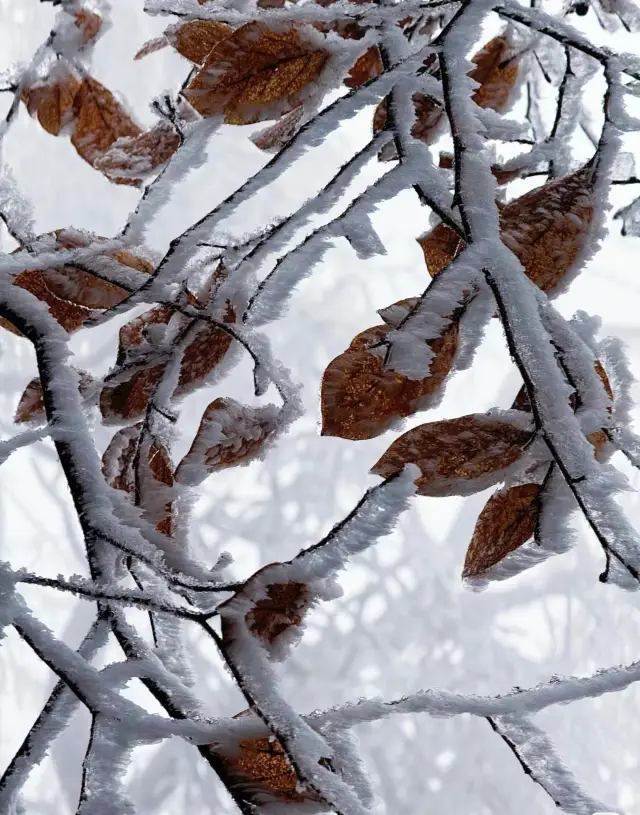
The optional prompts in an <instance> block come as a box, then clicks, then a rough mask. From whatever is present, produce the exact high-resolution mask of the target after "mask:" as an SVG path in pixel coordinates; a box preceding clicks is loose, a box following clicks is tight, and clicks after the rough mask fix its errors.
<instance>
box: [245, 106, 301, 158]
mask: <svg viewBox="0 0 640 815" xmlns="http://www.w3.org/2000/svg"><path fill="white" fill-rule="evenodd" d="M303 113H304V108H303V106H302V105H299V106H298V107H297V108H294V109H293V110H292V111H290V112H289V113H287V114H286V115H285V116H283V117H282V118H281V119H278V121H277V122H276V123H275V124H273V125H269V127H265V128H264V130H261V131H260V132H259V133H255V134H254V135H253V136H251V141H252V142H253V143H254V144H255V146H256V147H258V148H259V149H260V150H265V151H266V152H269V153H277V152H278V150H281V149H282V148H283V147H284V146H285V144H286V143H287V142H288V141H289V139H291V138H292V137H293V135H294V134H295V132H296V131H297V129H298V125H299V124H300V121H301V120H302V114H303Z"/></svg>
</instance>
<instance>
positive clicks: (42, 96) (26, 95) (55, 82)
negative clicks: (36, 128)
mask: <svg viewBox="0 0 640 815" xmlns="http://www.w3.org/2000/svg"><path fill="white" fill-rule="evenodd" d="M81 85H82V82H81V80H80V79H78V77H77V76H76V74H75V73H74V72H73V71H72V70H71V69H70V68H69V67H68V66H67V65H66V64H65V63H64V62H61V63H60V64H59V65H57V66H56V67H55V68H54V69H53V70H52V71H51V73H50V75H49V76H48V77H47V79H46V80H45V81H43V82H38V83H37V84H34V85H31V86H30V87H26V88H24V90H23V91H22V93H21V96H20V98H21V100H22V101H23V102H24V104H25V105H26V106H27V110H28V111H29V114H30V115H31V116H35V117H37V119H38V122H39V123H40V125H41V127H42V128H43V129H44V130H46V131H47V133H50V134H51V135H52V136H59V135H60V133H61V132H62V130H63V129H64V128H66V127H67V126H69V125H70V124H71V123H72V122H73V120H74V118H75V115H76V110H75V107H74V103H75V99H76V96H77V94H78V92H79V90H80V87H81Z"/></svg>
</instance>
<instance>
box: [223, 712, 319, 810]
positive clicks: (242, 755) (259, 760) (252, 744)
mask: <svg viewBox="0 0 640 815" xmlns="http://www.w3.org/2000/svg"><path fill="white" fill-rule="evenodd" d="M253 715H254V714H252V713H251V711H248V710H244V711H242V712H241V713H237V714H236V715H235V716H234V717H233V718H234V719H239V718H242V717H245V716H253ZM209 749H210V751H211V752H212V753H213V754H214V755H215V756H216V757H217V758H218V759H219V760H220V761H221V762H222V764H223V766H224V769H225V771H226V776H227V778H228V783H229V784H230V787H231V789H238V790H239V791H241V793H242V796H243V798H246V799H247V800H249V801H252V802H255V804H256V805H258V804H260V803H264V797H265V796H267V797H268V798H276V799H278V800H281V801H288V802H291V803H293V802H295V803H302V802H303V801H317V800H318V798H317V796H316V795H315V793H313V792H311V791H307V790H306V789H302V787H301V786H300V783H299V781H298V777H297V775H296V773H295V771H294V770H293V768H292V767H291V765H290V764H289V761H288V759H287V756H286V754H285V751H284V749H283V747H282V745H281V744H280V742H279V741H278V739H277V738H276V737H275V736H263V737H260V738H255V739H242V740H241V741H240V742H238V744H237V745H234V746H233V747H232V748H229V747H228V746H227V747H226V748H225V749H224V750H222V749H220V747H217V746H216V747H214V746H211V747H210V748H209ZM325 761H326V760H325ZM325 761H323V762H322V763H323V764H325ZM327 763H328V762H327ZM325 766H326V764H325Z"/></svg>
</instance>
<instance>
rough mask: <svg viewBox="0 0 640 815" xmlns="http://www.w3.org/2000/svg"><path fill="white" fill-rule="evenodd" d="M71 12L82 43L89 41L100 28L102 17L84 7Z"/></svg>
mask: <svg viewBox="0 0 640 815" xmlns="http://www.w3.org/2000/svg"><path fill="white" fill-rule="evenodd" d="M72 13H73V17H74V21H75V24H76V27H77V28H78V29H79V31H80V36H81V37H82V42H83V43H85V44H86V43H89V42H91V41H92V40H93V39H95V37H96V36H97V34H98V32H99V31H100V29H101V28H102V17H100V15H99V14H95V13H94V12H93V11H89V10H88V9H86V8H79V9H76V10H75V11H74V12H72Z"/></svg>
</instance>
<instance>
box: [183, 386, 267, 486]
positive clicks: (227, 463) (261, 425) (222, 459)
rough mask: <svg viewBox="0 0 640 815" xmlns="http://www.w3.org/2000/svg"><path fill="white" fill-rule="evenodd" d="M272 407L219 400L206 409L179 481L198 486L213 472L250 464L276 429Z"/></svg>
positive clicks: (184, 461)
mask: <svg viewBox="0 0 640 815" xmlns="http://www.w3.org/2000/svg"><path fill="white" fill-rule="evenodd" d="M277 415H278V411H277V408H275V407H274V406H273V405H267V406H266V407H258V408H254V407H248V406H246V405H241V404H239V403H238V402H236V401H235V400H233V399H223V398H220V399H216V400H214V401H213V402H211V404H210V405H209V406H208V407H207V409H206V410H205V412H204V415H203V417H202V421H201V422H200V427H199V428H198V432H197V433H196V436H195V438H194V440H193V443H192V444H191V448H190V449H189V452H188V453H187V454H186V456H185V457H184V458H183V459H182V461H181V462H180V465H179V467H178V470H177V472H176V478H177V480H178V481H180V482H181V483H183V484H191V485H195V484H199V483H200V482H201V481H203V480H204V479H205V478H206V477H207V475H209V474H210V473H216V472H219V471H220V470H225V469H227V468H228V467H237V466H238V465H242V464H248V463H249V462H250V461H252V460H253V459H254V458H256V456H258V455H259V454H260V453H261V451H262V450H263V448H264V446H265V444H266V442H267V441H268V440H269V439H270V438H271V437H272V436H273V434H274V433H275V431H276V429H277Z"/></svg>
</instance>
